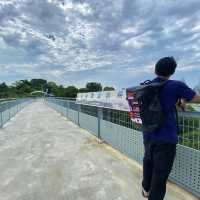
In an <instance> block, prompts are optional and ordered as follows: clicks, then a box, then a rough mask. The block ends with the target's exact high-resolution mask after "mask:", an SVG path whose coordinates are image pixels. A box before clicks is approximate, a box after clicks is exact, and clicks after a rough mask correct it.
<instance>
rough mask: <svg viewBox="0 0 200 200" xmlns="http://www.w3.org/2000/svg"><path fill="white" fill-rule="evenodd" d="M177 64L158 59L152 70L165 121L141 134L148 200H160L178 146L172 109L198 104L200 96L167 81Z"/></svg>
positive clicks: (171, 81) (144, 182)
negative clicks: (157, 83) (159, 84)
mask: <svg viewBox="0 0 200 200" xmlns="http://www.w3.org/2000/svg"><path fill="white" fill-rule="evenodd" d="M176 67H177V63H176V61H175V60H174V58H173V57H164V58H162V59H160V60H159V61H158V62H157V64H156V66H155V73H156V75H157V77H156V78H155V79H154V80H153V81H152V82H162V81H165V83H164V85H163V86H162V89H161V92H160V102H161V106H162V109H163V111H164V115H165V120H164V123H163V125H162V127H161V128H160V129H158V130H156V131H154V132H151V133H144V134H143V135H144V146H145V155H144V160H143V181H142V186H143V190H142V194H143V196H144V197H146V198H148V200H163V199H164V196H165V193H166V182H167V179H168V176H169V174H170V172H171V169H172V166H173V162H174V158H175V154H176V144H177V143H178V135H177V134H178V126H177V120H176V115H175V105H176V103H177V102H178V101H179V100H181V104H182V105H181V106H184V104H185V103H184V102H191V103H200V96H199V95H197V94H196V93H195V92H194V91H193V90H192V89H190V88H189V87H188V86H187V85H186V84H185V83H183V82H180V81H175V80H170V77H171V76H172V75H173V74H174V72H175V70H176Z"/></svg>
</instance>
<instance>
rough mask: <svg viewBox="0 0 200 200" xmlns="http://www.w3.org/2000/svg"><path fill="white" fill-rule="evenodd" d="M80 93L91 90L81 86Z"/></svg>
mask: <svg viewBox="0 0 200 200" xmlns="http://www.w3.org/2000/svg"><path fill="white" fill-rule="evenodd" d="M78 92H79V93H86V92H89V91H88V89H87V88H80V89H79V90H78Z"/></svg>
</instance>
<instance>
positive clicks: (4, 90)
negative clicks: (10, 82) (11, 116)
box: [0, 83, 8, 98]
mask: <svg viewBox="0 0 200 200" xmlns="http://www.w3.org/2000/svg"><path fill="white" fill-rule="evenodd" d="M5 97H8V86H7V85H6V83H2V84H0V98H5Z"/></svg>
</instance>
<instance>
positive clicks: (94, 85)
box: [86, 82, 102, 92]
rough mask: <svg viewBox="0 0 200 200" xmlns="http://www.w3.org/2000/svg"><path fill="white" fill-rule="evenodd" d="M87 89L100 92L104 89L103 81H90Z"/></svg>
mask: <svg viewBox="0 0 200 200" xmlns="http://www.w3.org/2000/svg"><path fill="white" fill-rule="evenodd" d="M86 89H87V90H88V92H98V91H102V85H101V83H96V82H89V83H87V84H86Z"/></svg>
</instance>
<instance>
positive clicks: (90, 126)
mask: <svg viewBox="0 0 200 200" xmlns="http://www.w3.org/2000/svg"><path fill="white" fill-rule="evenodd" d="M79 117H80V119H79V124H80V127H81V128H84V129H86V130H88V131H89V132H91V133H92V134H93V135H95V136H98V118H97V117H94V116H91V115H88V114H85V113H80V116H79Z"/></svg>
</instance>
